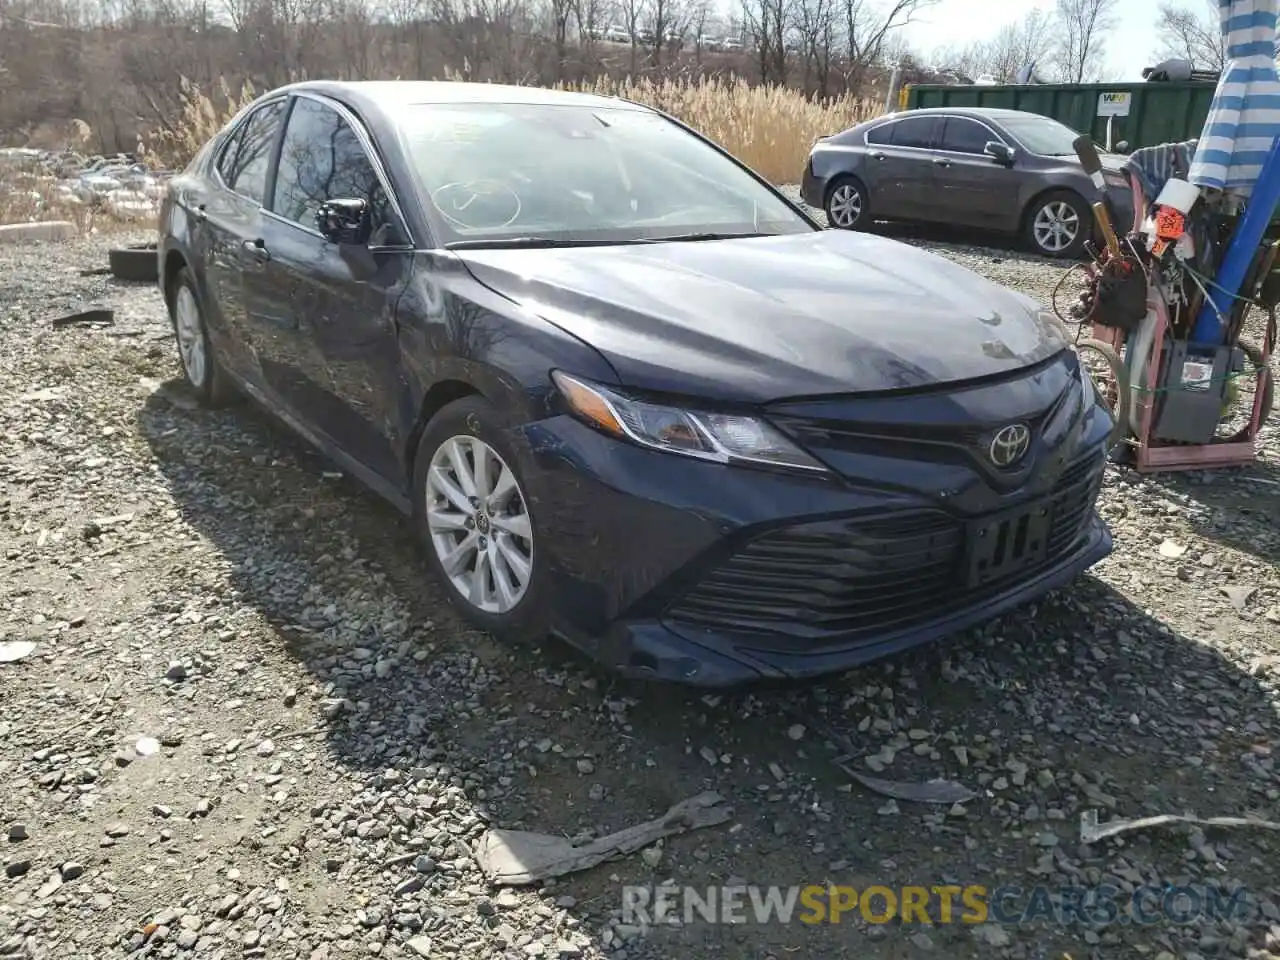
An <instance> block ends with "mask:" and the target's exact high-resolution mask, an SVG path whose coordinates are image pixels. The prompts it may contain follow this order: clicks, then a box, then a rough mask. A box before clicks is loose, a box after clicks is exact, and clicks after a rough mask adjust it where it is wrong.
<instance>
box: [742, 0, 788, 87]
mask: <svg viewBox="0 0 1280 960" xmlns="http://www.w3.org/2000/svg"><path fill="white" fill-rule="evenodd" d="M791 7H792V0H742V19H743V22H744V23H745V24H746V28H747V32H748V33H749V34H750V35H751V36H752V38H754V40H755V44H756V48H755V54H756V63H757V65H758V67H759V69H760V79H761V80H762V81H763V82H764V83H786V81H787V31H788V28H789V27H790V26H791V18H792V9H791Z"/></svg>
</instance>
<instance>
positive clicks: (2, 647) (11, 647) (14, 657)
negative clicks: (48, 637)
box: [0, 640, 36, 663]
mask: <svg viewBox="0 0 1280 960" xmlns="http://www.w3.org/2000/svg"><path fill="white" fill-rule="evenodd" d="M35 649H36V645H35V644H34V643H32V642H31V641H30V640H9V641H6V642H4V643H0V663H17V662H18V661H19V660H25V659H26V658H27V657H29V656H31V654H33V653H35Z"/></svg>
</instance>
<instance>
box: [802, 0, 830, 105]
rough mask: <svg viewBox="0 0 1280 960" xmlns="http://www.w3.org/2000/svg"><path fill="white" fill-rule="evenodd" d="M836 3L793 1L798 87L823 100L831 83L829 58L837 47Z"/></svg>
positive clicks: (812, 0) (828, 1)
mask: <svg viewBox="0 0 1280 960" xmlns="http://www.w3.org/2000/svg"><path fill="white" fill-rule="evenodd" d="M836 3H837V0H796V2H795V11H794V17H795V30H796V34H797V35H798V36H799V40H800V43H799V46H800V66H801V71H802V75H801V80H800V85H801V88H802V89H804V90H805V91H806V92H809V93H815V94H817V95H818V96H822V97H825V96H826V95H827V93H828V92H829V87H830V83H831V57H832V53H833V50H834V47H835V45H836V19H837V12H838V11H837V6H836Z"/></svg>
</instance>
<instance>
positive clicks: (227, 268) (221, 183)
mask: <svg viewBox="0 0 1280 960" xmlns="http://www.w3.org/2000/svg"><path fill="white" fill-rule="evenodd" d="M284 107H285V100H284V99H283V98H281V99H279V100H272V101H269V102H267V103H264V104H262V105H260V106H259V107H257V108H255V109H254V111H253V112H252V113H250V114H249V115H248V116H246V117H245V118H244V119H243V120H242V121H241V122H240V124H239V126H238V127H237V128H236V130H235V131H234V132H233V133H232V135H231V136H230V137H229V138H228V139H227V141H226V143H225V144H224V145H223V147H222V149H221V151H220V153H219V154H218V157H217V159H216V161H215V163H214V165H213V169H212V170H211V171H210V177H209V180H210V184H211V186H210V188H209V191H208V193H207V194H206V195H205V196H204V197H203V198H201V202H200V204H199V205H198V206H197V208H196V210H195V211H194V213H195V216H196V217H197V219H198V220H201V221H202V222H203V226H201V227H200V228H199V233H200V234H201V236H202V244H201V245H202V248H203V249H202V250H201V254H200V255H201V256H202V258H203V261H204V286H205V289H204V291H203V293H204V298H203V303H204V307H205V313H206V315H207V318H208V320H207V322H208V327H209V336H210V338H211V339H213V340H214V341H215V342H216V343H217V346H218V350H219V352H220V353H221V354H222V355H223V356H225V357H227V358H228V361H229V362H230V364H231V365H232V369H233V370H235V372H237V373H238V374H240V375H241V376H243V377H245V378H247V379H249V380H250V381H253V382H254V385H255V386H258V387H261V386H262V383H261V376H260V368H259V366H258V358H257V351H256V344H255V340H254V332H253V324H252V323H251V322H250V316H249V309H250V308H249V305H248V300H247V298H246V289H245V277H244V269H245V256H244V254H245V246H244V245H245V243H247V242H248V241H249V240H250V239H251V238H253V237H255V236H257V234H258V233H259V231H260V225H261V222H262V203H263V199H264V198H265V196H266V190H267V182H268V177H269V173H270V169H271V161H272V155H273V153H274V151H275V148H276V144H277V142H278V135H279V133H280V129H281V121H282V120H283V117H284Z"/></svg>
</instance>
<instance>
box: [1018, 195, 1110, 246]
mask: <svg viewBox="0 0 1280 960" xmlns="http://www.w3.org/2000/svg"><path fill="white" fill-rule="evenodd" d="M1022 233H1023V237H1024V239H1025V240H1026V242H1027V244H1028V245H1029V246H1030V247H1031V249H1032V250H1034V251H1035V252H1036V253H1038V254H1040V255H1041V256H1043V257H1054V258H1057V259H1073V258H1075V257H1078V256H1079V255H1080V252H1081V251H1082V250H1083V249H1084V245H1085V242H1086V241H1087V240H1088V239H1089V237H1091V236H1092V235H1093V210H1092V209H1090V207H1089V205H1088V204H1087V203H1085V201H1084V197H1082V196H1080V194H1078V193H1076V192H1074V191H1072V190H1050V191H1049V192H1048V193H1044V194H1041V195H1040V196H1038V197H1036V199H1035V200H1033V201H1032V202H1031V204H1030V205H1029V206H1028V207H1027V210H1026V213H1025V215H1024V217H1023V224H1022Z"/></svg>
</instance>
